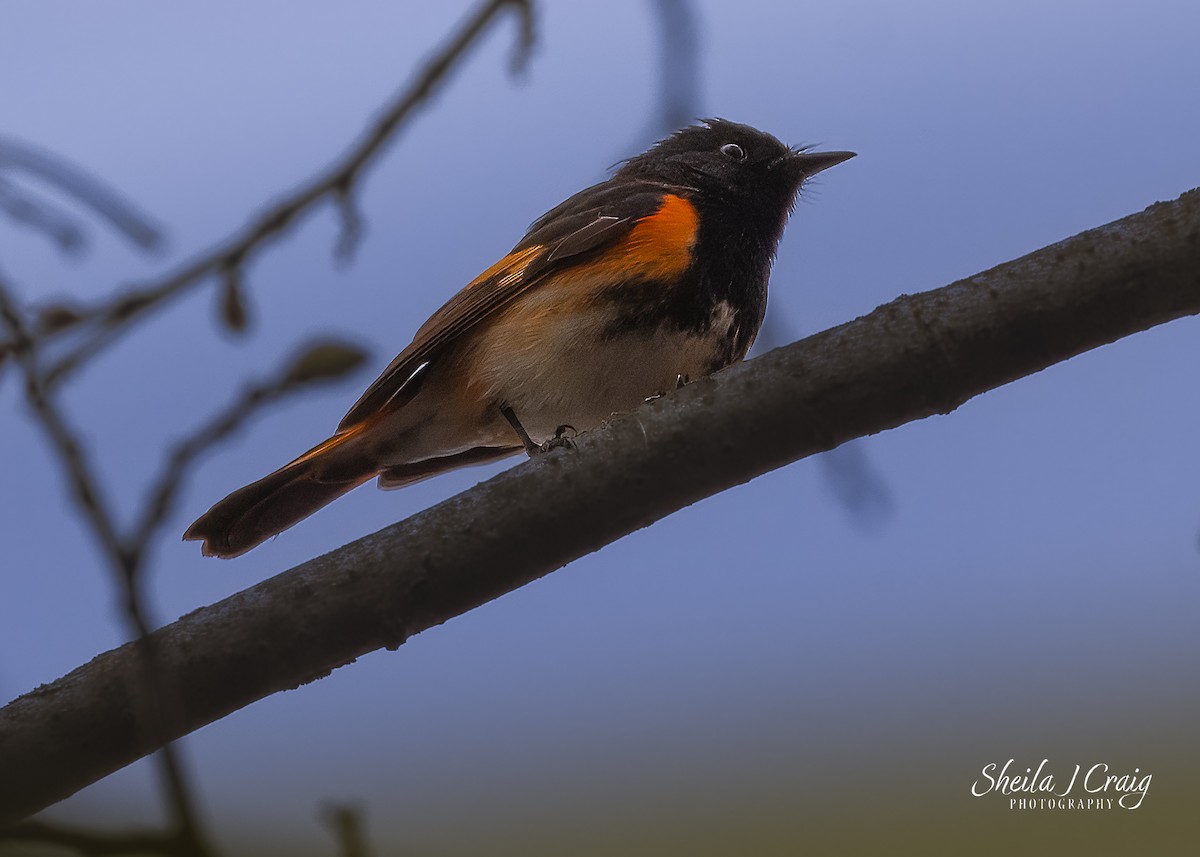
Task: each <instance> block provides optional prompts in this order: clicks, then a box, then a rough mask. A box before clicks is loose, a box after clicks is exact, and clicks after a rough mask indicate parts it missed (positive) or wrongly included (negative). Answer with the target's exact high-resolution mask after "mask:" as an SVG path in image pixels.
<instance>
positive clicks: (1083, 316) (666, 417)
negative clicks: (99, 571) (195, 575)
mask: <svg viewBox="0 0 1200 857" xmlns="http://www.w3.org/2000/svg"><path fill="white" fill-rule="evenodd" d="M1197 312H1200V191H1191V192H1189V193H1187V194H1184V195H1183V196H1182V197H1180V198H1179V199H1178V200H1176V201H1175V202H1172V203H1160V204H1157V205H1155V206H1152V207H1151V208H1149V209H1147V210H1146V211H1145V212H1142V213H1141V214H1136V215H1133V216H1131V217H1127V218H1125V219H1123V220H1120V221H1118V222H1116V223H1113V224H1110V225H1108V226H1104V227H1101V228H1099V229H1094V230H1091V231H1089V232H1085V233H1083V234H1081V235H1078V236H1076V237H1074V238H1071V239H1068V240H1067V241H1064V242H1061V243H1059V244H1055V245H1053V246H1051V247H1047V248H1045V249H1044V250H1040V251H1038V252H1036V253H1033V254H1031V255H1029V256H1025V257H1024V258H1021V259H1018V260H1016V261H1014V262H1009V263H1007V264H1005V265H1001V266H1000V267H998V268H994V269H992V270H991V271H988V272H986V273H983V274H979V275H976V276H974V277H970V278H968V279H966V280H961V281H959V282H957V283H954V284H953V285H950V286H947V287H945V288H942V289H938V290H935V291H932V292H926V293H923V294H920V295H914V296H903V297H901V298H899V299H897V300H895V301H893V302H891V303H889V304H887V305H885V306H882V307H880V308H879V309H877V310H875V311H874V312H872V313H871V314H869V315H867V316H864V317H863V318H860V319H857V320H856V321H853V322H850V323H848V324H844V325H841V326H839V327H836V328H833V329H832V330H828V331H825V332H824V333H820V334H817V335H816V336H812V337H809V338H808V339H806V340H804V341H802V342H799V343H796V344H794V345H791V346H788V347H787V348H781V349H778V350H776V351H772V352H770V353H769V354H766V355H764V356H763V357H761V358H759V359H757V360H753V361H750V362H748V363H744V364H741V365H739V366H735V367H733V368H731V369H729V370H727V371H725V372H723V373H720V374H719V375H718V376H715V377H713V378H709V379H704V380H701V381H697V382H694V383H692V384H690V385H688V386H687V387H684V388H683V389H682V390H679V391H677V392H675V393H672V394H671V395H669V396H666V397H664V398H662V399H659V400H656V401H654V402H651V403H649V404H647V405H646V406H644V407H642V408H640V409H639V410H638V411H637V412H636V413H634V414H631V415H629V416H627V417H625V418H622V419H620V420H616V421H614V422H613V423H612V424H610V425H607V426H605V427H602V428H600V429H598V430H596V431H593V432H590V433H589V434H587V435H585V436H583V437H581V438H580V439H579V442H578V448H577V449H575V450H558V451H555V452H552V453H550V454H547V455H545V456H542V457H540V458H538V459H536V460H534V461H531V462H529V463H527V464H524V465H522V466H520V467H516V468H513V469H511V470H509V471H507V472H505V473H502V474H500V475H499V476H497V477H495V478H494V479H491V480H489V481H488V482H485V483H483V484H481V485H478V486H476V487H475V488H473V489H471V490H470V491H466V492H464V493H463V494H460V495H459V496H457V497H454V498H451V499H450V500H447V501H445V502H444V503H441V504H439V505H438V506H435V507H434V508H432V509H429V510H427V511H425V512H422V513H420V514H418V515H415V516H413V517H412V518H409V519H408V520H405V521H402V522H400V523H398V524H395V525H393V526H391V527H388V528H386V529H384V530H381V531H380V532H378V533H375V534H374V535H371V536H368V537H366V538H363V539H360V540H359V541H356V542H354V543H352V544H349V545H347V546H345V547H343V548H340V549H338V550H336V551H333V552H332V553H329V554H326V555H325V556H322V557H318V558H317V559H314V560H311V561H309V562H306V563H304V564H303V565H300V566H298V567H296V568H293V569H291V570H289V571H286V572H284V573H282V574H280V575H278V576H276V577H274V578H271V579H270V580H267V581H264V582H263V583H260V584H258V585H257V586H253V587H251V588H250V589H247V590H245V591H243V592H240V593H238V594H237V595H234V596H231V597H230V598H227V599H225V600H224V601H221V602H219V603H217V604H214V605H212V606H210V607H205V608H202V609H200V610H197V611H195V612H193V613H191V614H189V615H187V616H185V617H183V618H182V619H180V620H179V621H177V622H175V623H173V624H171V625H169V626H167V627H165V628H162V629H161V630H159V631H157V632H155V633H154V635H153V639H154V641H155V646H156V650H157V655H158V657H159V658H160V659H161V660H160V664H161V666H162V668H163V670H164V672H165V673H166V674H168V675H171V676H172V677H173V678H174V680H175V681H176V682H177V689H176V693H177V695H178V700H179V707H178V710H179V712H180V716H179V718H178V719H177V720H176V721H174V722H171V723H168V724H166V731H167V732H168V733H169V737H178V736H180V735H184V734H186V733H188V732H191V731H193V730H195V729H198V728H200V727H201V726H203V725H205V724H207V723H211V722H212V721H214V720H217V719H219V718H221V717H223V716H225V715H226V714H229V713H230V712H232V711H236V710H237V709H239V708H241V707H243V706H246V705H249V704H250V703H252V702H254V701H256V700H258V699H262V698H263V697H265V696H267V695H268V694H271V693H275V692H277V691H280V690H286V689H289V688H294V687H296V686H298V685H300V684H303V683H305V682H308V681H311V680H313V679H316V678H319V677H321V676H323V675H325V674H327V673H328V672H329V671H330V670H332V669H334V668H336V667H338V666H342V665H344V664H347V663H349V662H351V661H352V660H353V659H354V658H356V657H359V656H360V655H363V654H365V653H367V652H370V651H373V650H375V649H378V648H381V647H388V648H395V647H397V646H399V645H401V644H402V643H403V642H404V641H405V640H406V639H407V638H408V637H409V636H411V635H413V634H416V633H418V632H419V631H422V630H424V629H426V628H429V627H431V626H433V625H437V624H440V623H442V622H445V621H446V620H447V619H450V618H452V617H454V616H457V615H459V614H461V613H464V612H466V611H467V610H470V609H472V608H473V607H476V606H478V605H480V604H483V603H485V602H487V601H490V600H491V599H493V598H496V597H498V596H500V595H502V594H504V593H506V592H509V591H511V590H513V589H516V588H517V587H519V586H522V585H523V584H525V583H528V582H529V581H531V580H534V579H536V578H538V577H541V576H542V575H545V574H547V573H549V572H551V571H553V570H554V569H556V568H559V567H561V566H563V565H565V564H566V563H568V562H570V561H571V560H573V559H576V558H577V557H580V556H583V555H584V554H587V553H589V552H591V551H594V550H596V549H598V548H600V547H602V546H603V545H605V544H608V543H609V542H611V541H613V540H615V539H617V538H620V537H621V536H622V535H625V534H626V533H629V532H632V531H634V530H636V529H639V528H641V527H644V526H647V525H649V524H651V523H653V522H654V521H656V520H658V519H659V518H662V517H664V516H666V515H668V514H670V513H671V512H674V511H676V510H678V509H681V508H683V507H684V506H687V505H688V504H690V503H693V502H695V501H696V500H699V499H701V498H703V497H706V496H709V495H711V494H714V493H716V492H718V491H721V490H723V489H725V488H728V487H731V486H733V485H737V484H740V483H742V482H746V481H747V480H749V479H752V478H754V477H755V476H757V475H759V474H761V473H765V472H767V471H769V470H771V469H773V468H777V467H780V466H782V465H784V464H787V463H788V462H791V461H795V460H796V459H798V458H802V457H804V456H806V455H811V454H812V453H815V452H819V451H822V450H827V449H830V448H832V447H834V446H836V445H838V444H840V443H843V442H845V441H847V440H850V439H851V438H855V437H860V436H862V435H866V434H871V433H874V432H879V431H883V430H884V429H888V428H892V427H895V426H898V425H901V424H903V423H906V422H910V421H912V420H917V419H921V418H923V417H926V416H930V415H932V414H937V413H949V412H950V411H952V410H954V409H955V408H957V407H958V406H959V405H961V404H962V403H963V402H965V401H967V400H968V399H970V398H971V397H973V396H976V395H978V394H979V393H982V392H984V391H986V390H990V389H992V388H994V387H997V386H999V385H1001V384H1005V383H1007V382H1009V381H1012V380H1014V379H1016V378H1020V377H1022V376H1024V375H1028V374H1030V373H1033V372H1036V371H1038V370H1040V369H1043V368H1045V367H1047V366H1050V365H1052V364H1054V363H1057V362H1059V361H1062V360H1066V359H1068V358H1070V357H1072V356H1074V355H1076V354H1079V353H1081V352H1083V351H1086V350H1088V349H1090V348H1095V347H1097V346H1100V345H1103V344H1105V343H1108V342H1112V341H1114V340H1116V339H1119V338H1121V337H1123V336H1128V335H1129V334H1132V333H1135V332H1137V331H1140V330H1145V329H1146V328H1148V327H1152V326H1153V325H1156V324H1161V323H1163V322H1166V321H1169V320H1171V319H1175V318H1179V317H1181V316H1184V315H1191V314H1195V313H1197ZM139 688H140V684H139V666H138V659H137V653H136V650H135V649H134V647H133V646H131V645H126V646H123V647H121V648H118V649H114V650H113V651H110V652H107V653H105V654H102V655H100V656H99V657H97V658H95V659H94V660H93V661H92V662H91V663H89V664H87V665H85V666H83V667H80V668H79V669H77V670H75V671H74V672H72V673H70V674H69V675H67V676H65V677H64V678H62V679H59V680H58V681H56V682H54V683H52V684H49V685H45V686H43V687H41V688H39V689H37V690H35V691H33V692H32V693H29V694H26V695H25V696H23V697H21V698H19V699H17V700H16V701H14V702H12V703H11V704H9V705H8V706H7V707H6V708H4V709H0V823H4V822H10V821H13V820H16V819H19V818H22V817H24V816H26V815H28V814H30V813H32V812H35V811H37V810H39V809H41V808H43V807H45V806H48V805H49V804H51V803H53V802H55V801H58V800H61V799H62V798H64V797H66V796H68V795H70V794H72V793H73V792H75V791H77V790H78V789H80V788H82V787H84V786H86V785H88V784H89V783H92V782H95V781H96V780H98V779H100V778H101V777H103V776H105V775H107V774H109V773H111V772H112V771H115V770H117V769H118V768H120V767H122V766H124V765H127V764H129V763H130V762H132V761H134V760H135V759H137V758H140V757H141V756H143V755H145V754H147V753H149V752H151V751H153V750H154V749H155V745H154V742H153V741H152V740H151V737H150V735H148V734H147V733H146V732H143V731H140V730H139V729H138V727H137V720H136V718H134V717H132V716H131V711H135V710H136V709H137V704H136V702H135V701H134V697H135V695H136V694H137V693H139V692H140V691H139Z"/></svg>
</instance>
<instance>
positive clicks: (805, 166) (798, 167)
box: [786, 152, 854, 178]
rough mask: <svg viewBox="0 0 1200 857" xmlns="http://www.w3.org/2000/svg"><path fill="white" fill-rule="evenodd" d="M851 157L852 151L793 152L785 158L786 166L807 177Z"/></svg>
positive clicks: (852, 155)
mask: <svg viewBox="0 0 1200 857" xmlns="http://www.w3.org/2000/svg"><path fill="white" fill-rule="evenodd" d="M853 157H854V152H793V153H792V154H790V155H788V156H787V158H786V160H787V163H788V166H790V167H791V168H792V169H793V170H795V171H796V172H798V173H799V174H800V175H802V176H804V177H805V178H808V177H809V176H815V175H816V174H817V173H819V172H821V171H822V170H827V169H829V168H830V167H836V166H837V165H838V164H840V163H841V162H842V161H848V160H850V159H851V158H853Z"/></svg>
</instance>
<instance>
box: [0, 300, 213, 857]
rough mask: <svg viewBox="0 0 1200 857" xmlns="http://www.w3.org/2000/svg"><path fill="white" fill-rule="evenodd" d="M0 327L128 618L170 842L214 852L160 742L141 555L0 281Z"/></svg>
mask: <svg viewBox="0 0 1200 857" xmlns="http://www.w3.org/2000/svg"><path fill="white" fill-rule="evenodd" d="M0 320H2V321H3V322H4V324H5V325H6V326H7V327H8V330H9V335H10V337H11V339H12V341H13V342H14V343H15V344H16V346H17V348H16V359H17V363H18V366H19V367H20V369H21V371H22V374H23V375H24V378H25V393H26V399H27V401H28V402H29V405H30V407H31V409H32V411H33V414H34V417H35V418H36V420H37V422H38V423H39V424H40V425H41V427H42V429H43V430H44V432H45V434H46V436H47V437H48V438H49V440H50V443H51V446H52V448H53V450H54V452H55V453H56V455H57V457H58V460H59V462H60V463H61V465H62V468H63V471H64V473H65V475H66V477H67V479H68V481H69V482H70V484H71V486H72V489H73V491H74V496H75V500H76V504H77V505H78V507H79V508H80V510H81V511H82V512H83V514H84V518H85V520H86V521H87V522H88V524H89V525H90V527H91V530H92V533H93V535H95V537H96V539H97V540H98V541H99V543H100V546H101V547H102V548H103V552H104V555H105V558H106V559H107V560H108V563H109V565H110V567H111V568H112V571H113V574H114V576H115V578H116V582H117V585H118V587H119V589H120V590H121V592H122V593H123V594H124V607H125V616H126V620H127V621H128V624H129V626H130V629H131V631H132V633H133V636H134V637H135V640H136V650H137V652H138V663H139V665H140V666H139V671H140V678H141V684H140V688H141V692H140V693H138V694H133V695H132V698H131V702H133V703H135V704H134V705H133V706H132V710H133V711H134V712H136V713H138V714H139V718H138V720H139V721H140V723H141V726H142V728H143V729H144V730H145V731H146V733H147V734H151V735H156V736H158V739H157V740H156V742H155V743H156V745H157V746H158V747H159V748H160V749H159V752H158V754H157V759H158V761H159V772H160V775H161V776H162V778H163V784H164V786H165V793H166V795H167V798H168V801H169V803H170V805H171V810H172V819H173V822H174V830H173V831H172V833H171V834H170V837H169V838H170V839H171V840H172V841H177V842H178V843H180V845H179V847H180V848H181V849H182V852H181V853H187V854H188V855H190V857H204V855H207V854H210V853H211V852H210V849H209V847H208V846H207V844H206V842H205V837H204V835H203V833H202V831H201V828H200V825H199V823H198V821H197V818H196V810H195V800H194V799H193V797H192V790H191V787H190V786H189V784H188V781H187V778H186V776H185V775H184V773H183V768H182V765H181V763H180V761H179V757H178V755H177V754H176V752H175V748H174V747H173V746H172V745H171V744H170V743H169V739H167V738H166V737H165V736H167V735H169V734H171V732H172V731H174V730H173V728H172V727H171V725H170V722H171V721H172V720H173V719H177V716H176V714H177V712H176V710H175V709H176V706H175V705H173V704H172V703H173V700H172V698H171V695H170V694H169V693H168V692H167V690H166V688H167V687H168V685H167V683H166V682H164V681H163V675H162V673H161V672H160V671H159V669H158V661H157V659H156V657H155V644H154V641H153V640H152V639H151V637H150V631H151V622H150V621H149V620H148V618H147V616H146V610H145V608H144V606H143V600H142V597H141V580H140V575H139V571H140V569H141V561H142V557H143V552H142V551H141V550H140V549H139V548H137V547H136V546H132V545H131V544H130V542H129V541H127V540H125V539H122V537H121V535H120V533H119V531H118V529H117V525H116V521H115V519H114V516H113V514H112V513H111V512H110V511H109V510H110V506H109V505H108V504H107V503H106V502H105V500H104V499H103V497H102V495H101V491H100V487H99V486H100V481H99V479H98V478H97V477H96V475H95V473H94V472H93V470H92V467H91V464H90V463H89V461H88V458H87V456H86V454H85V453H84V450H83V447H82V445H81V444H80V442H79V441H78V440H77V435H76V433H75V431H74V429H73V428H72V427H71V426H70V425H69V424H68V423H67V420H66V418H65V417H64V416H63V414H62V413H61V412H60V411H59V409H58V407H57V405H56V404H55V403H54V400H53V398H52V397H51V394H50V393H49V392H48V391H47V390H46V389H45V384H44V381H43V376H42V374H41V372H40V367H39V364H38V344H37V340H36V339H35V338H34V337H33V335H32V334H31V332H30V330H29V328H28V326H27V325H26V323H25V321H24V319H23V317H22V315H21V313H20V310H19V308H18V306H17V304H16V302H15V300H14V298H13V297H12V296H11V294H10V292H9V289H8V288H7V287H6V285H5V283H4V281H3V279H0Z"/></svg>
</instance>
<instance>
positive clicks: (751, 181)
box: [617, 119, 854, 217]
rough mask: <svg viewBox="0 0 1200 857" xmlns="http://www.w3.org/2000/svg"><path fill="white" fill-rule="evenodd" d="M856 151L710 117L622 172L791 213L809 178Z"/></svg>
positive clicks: (627, 164)
mask: <svg viewBox="0 0 1200 857" xmlns="http://www.w3.org/2000/svg"><path fill="white" fill-rule="evenodd" d="M852 157H854V153H853V152H807V151H804V150H797V149H792V148H789V147H787V146H785V145H784V144H783V143H781V142H779V140H777V139H776V138H775V137H773V136H771V135H770V134H767V133H765V132H763V131H759V130H758V129H756V128H751V127H750V126H749V125H741V124H739V123H737V122H730V121H728V120H727V119H706V120H704V122H703V124H700V125H690V126H688V127H687V128H682V129H680V130H679V131H676V132H675V133H674V134H672V135H671V136H670V137H668V138H667V139H665V140H663V141H662V142H660V143H658V144H656V145H655V146H653V147H652V148H650V149H649V150H647V151H645V152H643V153H642V154H640V155H637V156H635V157H633V158H630V159H629V160H628V161H626V162H625V164H624V165H623V166H622V167H621V169H620V170H619V171H618V172H617V176H620V177H629V178H643V179H650V180H656V181H662V182H667V183H670V184H678V185H683V186H686V187H692V188H695V189H696V190H698V191H700V192H701V193H702V194H703V195H704V196H705V197H708V198H710V199H712V201H719V202H721V203H723V204H726V205H733V206H735V207H741V206H742V205H743V204H750V205H752V206H753V207H754V208H756V209H760V210H762V209H767V208H777V209H779V211H780V213H781V214H782V215H783V216H784V217H786V215H787V213H788V212H789V211H790V210H791V207H792V204H793V202H794V201H795V198H796V193H797V191H799V190H800V185H801V183H803V181H804V180H805V179H807V178H809V177H811V176H814V175H816V174H817V173H819V172H821V171H822V170H824V169H828V168H829V167H832V166H834V165H836V164H840V163H841V162H842V161H844V160H847V159H848V158H852Z"/></svg>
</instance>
